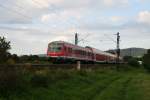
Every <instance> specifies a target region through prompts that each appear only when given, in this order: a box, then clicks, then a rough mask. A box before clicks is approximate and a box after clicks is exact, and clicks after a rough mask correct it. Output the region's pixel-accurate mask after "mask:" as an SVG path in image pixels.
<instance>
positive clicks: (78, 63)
mask: <svg viewBox="0 0 150 100" xmlns="http://www.w3.org/2000/svg"><path fill="white" fill-rule="evenodd" d="M78 42H79V40H78V33H75V45H78ZM80 69H81V62H80V61H77V70H80Z"/></svg>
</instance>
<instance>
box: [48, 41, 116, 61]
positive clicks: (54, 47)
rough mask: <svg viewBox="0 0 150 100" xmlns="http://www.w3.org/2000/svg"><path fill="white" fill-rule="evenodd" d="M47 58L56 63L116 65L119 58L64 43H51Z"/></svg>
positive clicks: (96, 50)
mask: <svg viewBox="0 0 150 100" xmlns="http://www.w3.org/2000/svg"><path fill="white" fill-rule="evenodd" d="M47 56H48V57H50V58H51V59H52V60H53V61H54V62H62V63H63V62H75V61H82V62H86V63H99V62H100V63H115V62H116V59H117V56H116V55H114V54H111V53H107V52H103V51H100V50H98V49H95V48H91V47H81V46H77V45H74V44H71V43H67V42H64V41H54V42H51V43H49V45H48V50H47Z"/></svg>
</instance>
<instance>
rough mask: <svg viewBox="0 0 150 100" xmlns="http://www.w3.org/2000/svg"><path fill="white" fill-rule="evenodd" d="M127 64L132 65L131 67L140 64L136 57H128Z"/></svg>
mask: <svg viewBox="0 0 150 100" xmlns="http://www.w3.org/2000/svg"><path fill="white" fill-rule="evenodd" d="M128 64H129V65H131V66H133V67H139V66H140V64H139V62H138V61H137V60H136V59H130V60H129V62H128Z"/></svg>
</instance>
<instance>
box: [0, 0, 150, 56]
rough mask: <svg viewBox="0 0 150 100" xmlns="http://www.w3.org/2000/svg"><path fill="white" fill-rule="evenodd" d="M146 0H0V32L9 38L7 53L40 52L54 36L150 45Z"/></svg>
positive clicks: (106, 44) (97, 43)
mask: <svg viewBox="0 0 150 100" xmlns="http://www.w3.org/2000/svg"><path fill="white" fill-rule="evenodd" d="M149 4H150V0H0V36H5V37H6V38H7V40H10V41H11V46H12V50H11V53H17V54H19V55H22V54H43V53H46V50H47V44H48V43H49V42H51V41H54V40H63V41H67V42H71V43H73V42H74V33H75V32H77V33H79V38H80V39H84V41H81V42H80V43H79V45H81V46H86V45H89V46H92V47H95V48H98V49H100V50H108V49H114V48H115V43H114V42H113V40H115V39H116V36H115V35H114V34H116V33H117V32H120V34H121V48H128V47H142V48H150V6H149Z"/></svg>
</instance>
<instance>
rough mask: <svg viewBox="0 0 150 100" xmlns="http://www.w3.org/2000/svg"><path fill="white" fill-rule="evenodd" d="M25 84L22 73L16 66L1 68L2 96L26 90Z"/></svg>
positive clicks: (0, 87)
mask: <svg viewBox="0 0 150 100" xmlns="http://www.w3.org/2000/svg"><path fill="white" fill-rule="evenodd" d="M24 84H25V80H24V79H23V77H22V73H21V71H20V70H18V69H17V68H16V67H15V66H12V65H3V66H0V94H1V95H2V96H7V95H8V94H9V93H15V92H17V91H20V90H22V89H24Z"/></svg>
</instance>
